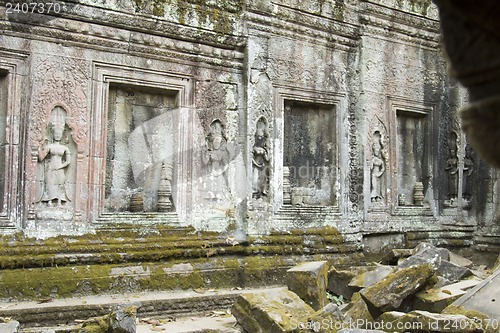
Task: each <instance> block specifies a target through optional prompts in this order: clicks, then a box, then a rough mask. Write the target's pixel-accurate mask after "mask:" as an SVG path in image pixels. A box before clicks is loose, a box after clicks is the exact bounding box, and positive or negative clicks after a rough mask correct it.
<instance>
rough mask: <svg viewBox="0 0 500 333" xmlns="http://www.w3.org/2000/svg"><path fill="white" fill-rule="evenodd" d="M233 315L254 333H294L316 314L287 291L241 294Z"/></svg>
mask: <svg viewBox="0 0 500 333" xmlns="http://www.w3.org/2000/svg"><path fill="white" fill-rule="evenodd" d="M231 312H232V314H233V316H234V317H235V318H236V320H237V321H238V323H239V324H240V325H241V326H242V327H243V328H244V329H245V331H247V332H252V333H289V332H293V331H294V330H296V329H297V328H298V327H299V324H300V323H306V322H307V319H308V318H309V317H311V316H312V315H313V314H314V310H313V309H312V308H311V307H310V306H309V305H308V304H307V303H306V302H304V301H303V300H302V299H301V298H300V297H299V296H297V294H295V293H293V292H291V291H289V290H287V289H285V288H279V289H269V290H265V291H261V292H257V293H248V294H243V295H240V296H239V297H238V298H237V299H236V301H235V303H234V305H233V307H232V309H231Z"/></svg>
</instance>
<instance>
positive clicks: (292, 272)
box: [286, 261, 328, 311]
mask: <svg viewBox="0 0 500 333" xmlns="http://www.w3.org/2000/svg"><path fill="white" fill-rule="evenodd" d="M286 284H287V286H288V289H290V290H291V291H293V292H294V293H296V294H297V295H299V297H300V298H302V299H303V300H304V301H305V302H306V303H307V304H309V305H310V306H311V307H312V308H313V309H315V310H316V311H317V310H319V309H321V308H323V307H324V306H325V305H326V304H327V303H328V299H327V298H326V288H327V284H328V264H327V262H326V261H313V262H306V263H303V264H300V265H297V266H295V267H293V268H290V269H289V270H288V271H287V281H286Z"/></svg>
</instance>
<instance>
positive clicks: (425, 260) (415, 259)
mask: <svg viewBox="0 0 500 333" xmlns="http://www.w3.org/2000/svg"><path fill="white" fill-rule="evenodd" d="M441 260H442V258H441V253H440V251H438V250H436V249H435V248H425V249H423V250H422V251H420V252H417V253H416V254H414V255H412V256H411V257H408V258H406V259H405V260H403V261H402V262H401V263H399V264H398V266H396V268H395V270H400V269H404V268H408V267H413V266H419V265H422V264H429V265H431V266H432V267H433V269H434V270H437V269H438V267H439V266H440V265H441Z"/></svg>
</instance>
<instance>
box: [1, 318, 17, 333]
mask: <svg viewBox="0 0 500 333" xmlns="http://www.w3.org/2000/svg"><path fill="white" fill-rule="evenodd" d="M19 331H20V325H19V322H18V321H16V320H11V321H8V322H5V323H0V332H1V333H19Z"/></svg>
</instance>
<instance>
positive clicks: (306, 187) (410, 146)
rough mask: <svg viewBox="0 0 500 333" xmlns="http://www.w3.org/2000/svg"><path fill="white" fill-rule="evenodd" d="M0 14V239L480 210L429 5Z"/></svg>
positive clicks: (426, 229)
mask: <svg viewBox="0 0 500 333" xmlns="http://www.w3.org/2000/svg"><path fill="white" fill-rule="evenodd" d="M0 19H1V21H0V24H1V27H0V29H1V30H2V34H3V36H2V39H0V116H1V118H2V119H1V121H0V139H1V140H2V141H1V151H0V154H1V155H0V159H1V162H0V167H1V168H2V170H5V172H4V173H3V175H2V178H1V180H0V181H1V182H0V186H1V192H0V194H2V197H1V201H0V203H1V207H2V208H1V213H0V214H1V215H0V226H1V227H2V231H3V232H6V233H7V232H13V231H16V230H23V231H24V232H25V233H26V234H28V235H32V236H36V237H48V236H51V235H57V234H82V233H86V232H90V231H92V230H95V229H96V228H100V227H101V226H106V227H109V226H119V225H121V224H125V223H127V224H137V225H143V224H166V225H172V226H194V227H195V228H197V229H201V230H213V231H218V232H224V233H230V234H234V235H236V236H238V237H244V236H245V235H247V234H265V233H269V232H272V231H288V230H291V229H297V228H298V229H303V228H309V227H324V226H330V227H335V228H337V229H339V230H340V231H342V232H343V234H344V235H345V237H347V238H350V239H357V238H358V237H359V236H360V235H363V234H364V235H365V236H366V238H369V237H370V235H380V234H383V235H385V236H387V237H388V239H390V240H391V241H392V240H395V241H400V242H402V241H403V240H404V237H407V236H408V232H413V233H414V234H413V236H411V237H417V236H418V235H423V234H425V235H427V236H425V237H426V238H432V237H435V238H438V237H441V235H442V234H441V232H445V233H446V232H447V230H452V232H455V234H457V235H459V236H457V237H458V238H460V239H461V240H464V242H465V243H466V242H472V233H473V232H474V230H476V228H477V226H482V225H486V224H491V221H493V219H494V215H495V209H494V207H495V200H496V199H495V198H496V194H495V193H496V191H495V186H494V185H495V179H496V178H495V177H496V174H495V173H494V172H493V171H492V169H491V168H489V167H488V166H486V165H485V164H484V163H483V162H481V161H480V160H479V158H478V157H476V156H475V154H474V152H473V151H472V150H471V149H470V146H469V145H468V144H467V140H466V138H465V137H464V135H463V134H462V132H461V130H460V124H459V121H458V118H457V116H456V110H457V108H458V107H460V106H461V105H462V104H463V103H464V102H465V100H466V94H465V91H464V90H463V89H461V88H460V87H459V86H458V84H457V83H455V82H454V81H453V80H451V79H450V78H449V76H448V74H447V70H446V63H445V59H444V57H443V55H442V53H441V50H440V46H439V22H438V19H437V11H436V8H435V7H434V6H433V5H432V3H431V2H430V1H419V2H414V1H396V0H394V1H392V0H372V1H357V0H350V1H316V0H310V1H292V0H279V1H274V2H267V1H253V0H248V1H225V2H214V3H203V4H200V3H198V2H196V1H188V0H186V1H168V0H165V1H141V2H137V1H106V2H105V3H95V2H94V1H90V0H81V1H75V2H68V3H66V4H64V5H63V4H61V7H60V8H59V10H58V11H57V12H55V11H53V12H52V13H46V14H44V15H42V14H37V13H30V14H28V13H23V12H22V11H15V9H14V10H12V9H10V10H9V9H8V8H7V7H6V6H2V8H1V9H0ZM457 226H460V227H457ZM450 228H451V229H450ZM457 228H458V229H457ZM457 230H458V231H457ZM419 233H420V234H419ZM418 237H420V236H418ZM422 237H424V236H422Z"/></svg>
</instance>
